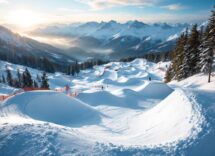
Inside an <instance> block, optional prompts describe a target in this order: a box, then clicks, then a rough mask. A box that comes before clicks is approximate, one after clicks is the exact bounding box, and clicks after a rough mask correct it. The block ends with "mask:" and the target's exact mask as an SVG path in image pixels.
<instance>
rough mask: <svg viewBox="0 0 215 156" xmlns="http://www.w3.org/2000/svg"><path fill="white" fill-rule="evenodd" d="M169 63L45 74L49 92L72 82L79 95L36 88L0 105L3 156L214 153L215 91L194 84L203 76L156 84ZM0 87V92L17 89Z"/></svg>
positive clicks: (136, 62)
mask: <svg viewBox="0 0 215 156" xmlns="http://www.w3.org/2000/svg"><path fill="white" fill-rule="evenodd" d="M6 64H7V66H8V67H10V69H11V70H12V74H13V75H15V74H16V70H17V67H19V68H20V69H21V70H20V71H23V70H24V69H25V67H22V66H17V65H13V64H10V63H6V62H0V65H1V67H2V68H1V69H0V74H2V73H3V72H4V66H5V65H6ZM167 65H168V63H162V62H161V63H158V64H153V63H150V62H147V61H145V60H142V59H136V60H134V61H133V62H131V63H119V62H113V63H109V64H106V65H102V66H97V67H94V69H91V70H85V71H82V72H81V73H80V75H79V76H77V77H74V78H72V79H71V77H69V76H66V75H63V74H61V73H56V74H49V79H50V86H51V88H52V89H55V88H60V87H64V86H65V85H66V84H70V85H71V90H72V91H79V92H80V94H79V95H78V96H77V98H76V99H73V98H70V97H68V96H66V95H65V94H64V93H57V92H53V91H36V92H28V93H22V94H19V95H16V96H14V97H11V98H10V99H8V100H6V101H4V102H3V103H0V118H1V120H0V155H3V156H4V155H6V156H7V155H32V154H33V155H123V156H124V155H214V154H215V150H213V148H212V146H213V145H214V140H215V134H214V129H215V127H214V125H215V115H214V114H215V103H214V102H215V98H214V90H211V88H209V87H208V86H203V85H202V84H201V85H199V86H203V88H204V89H207V90H201V89H198V90H196V89H195V87H193V84H196V83H197V82H199V81H198V79H202V77H204V75H199V76H194V77H193V78H190V80H189V81H188V82H186V81H187V80H184V81H182V82H180V83H178V82H173V83H171V84H170V86H171V87H172V88H173V89H172V88H171V87H169V86H168V85H166V84H164V83H162V82H161V81H162V79H163V77H164V74H165V69H166V66H167ZM30 71H31V73H32V75H33V78H34V79H36V75H37V73H38V72H39V71H37V70H35V69H30ZM149 76H150V77H151V78H152V80H153V81H152V82H149V81H148V78H149ZM191 84H192V85H191ZM0 85H1V89H0V94H4V95H5V94H6V95H7V94H10V93H13V92H14V91H15V90H14V88H11V87H8V86H6V85H3V84H0ZM101 86H103V87H104V89H102V88H101ZM208 144H210V145H208ZM202 149H204V150H202Z"/></svg>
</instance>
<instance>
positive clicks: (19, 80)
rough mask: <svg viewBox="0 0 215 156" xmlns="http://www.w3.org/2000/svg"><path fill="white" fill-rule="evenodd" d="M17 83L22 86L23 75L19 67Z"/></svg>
mask: <svg viewBox="0 0 215 156" xmlns="http://www.w3.org/2000/svg"><path fill="white" fill-rule="evenodd" d="M17 79H18V80H17V81H18V82H17V83H18V85H17V86H18V88H20V87H21V86H22V75H21V74H20V71H19V69H17Z"/></svg>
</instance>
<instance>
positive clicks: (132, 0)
mask: <svg viewBox="0 0 215 156" xmlns="http://www.w3.org/2000/svg"><path fill="white" fill-rule="evenodd" d="M81 1H82V2H83V3H86V4H88V5H89V6H90V7H91V8H92V9H95V10H98V9H104V8H109V7H115V6H129V5H130V6H147V5H152V4H154V3H156V2H158V1H160V0H81Z"/></svg>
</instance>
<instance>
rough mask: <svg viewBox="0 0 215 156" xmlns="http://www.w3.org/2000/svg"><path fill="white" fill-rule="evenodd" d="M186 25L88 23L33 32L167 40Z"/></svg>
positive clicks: (57, 26)
mask: <svg viewBox="0 0 215 156" xmlns="http://www.w3.org/2000/svg"><path fill="white" fill-rule="evenodd" d="M189 26H190V25H188V24H167V23H155V24H145V23H143V22H140V21H129V22H126V23H118V22H116V21H110V22H100V23H98V22H88V23H84V24H79V25H75V24H70V25H54V26H48V27H45V28H40V29H37V30H35V31H34V32H35V33H38V34H44V35H56V36H64V35H65V36H73V37H74V36H79V37H80V36H91V37H95V38H98V39H105V40H108V39H111V38H116V36H118V37H119V36H121V37H123V36H133V37H137V38H143V37H147V36H149V37H151V39H153V40H155V39H157V40H167V39H168V38H169V37H170V36H174V35H179V34H180V33H181V31H183V29H185V28H186V27H189Z"/></svg>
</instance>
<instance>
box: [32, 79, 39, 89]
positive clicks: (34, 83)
mask: <svg viewBox="0 0 215 156" xmlns="http://www.w3.org/2000/svg"><path fill="white" fill-rule="evenodd" d="M33 86H34V88H38V84H37V82H36V81H35V80H34V81H33Z"/></svg>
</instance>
